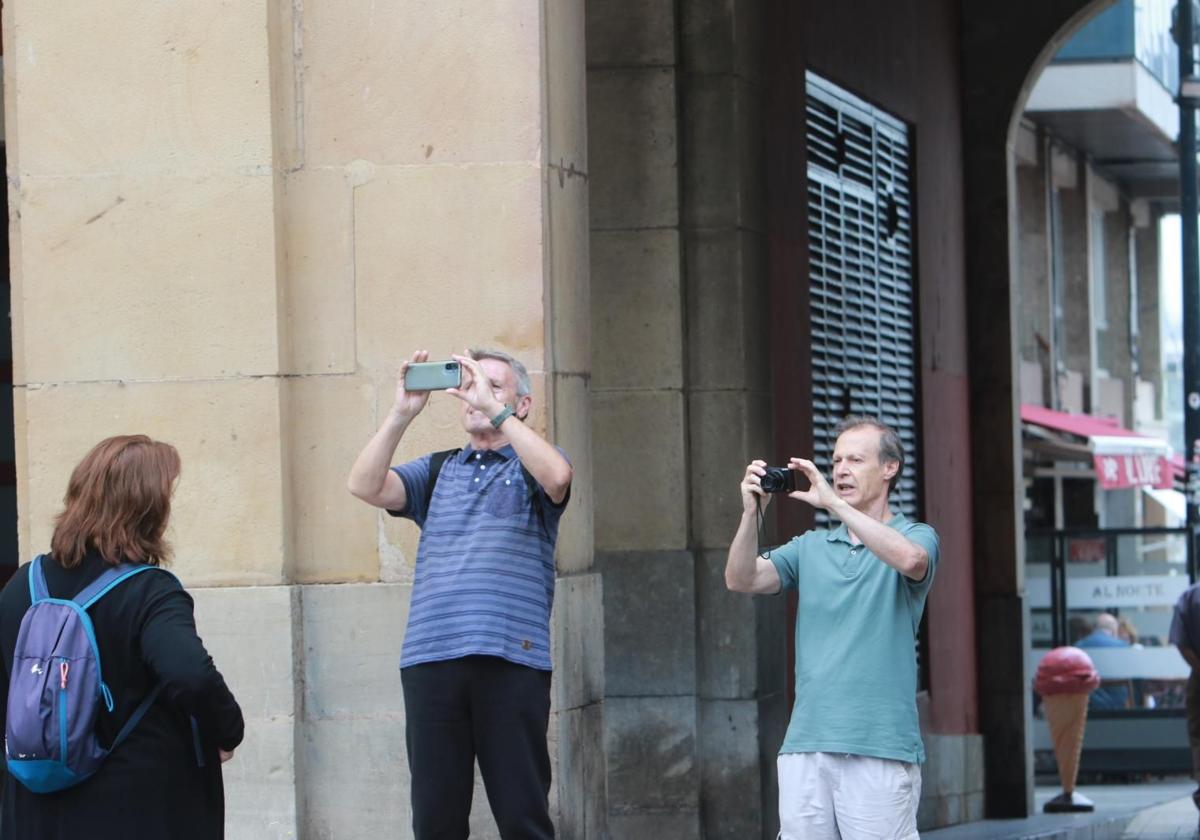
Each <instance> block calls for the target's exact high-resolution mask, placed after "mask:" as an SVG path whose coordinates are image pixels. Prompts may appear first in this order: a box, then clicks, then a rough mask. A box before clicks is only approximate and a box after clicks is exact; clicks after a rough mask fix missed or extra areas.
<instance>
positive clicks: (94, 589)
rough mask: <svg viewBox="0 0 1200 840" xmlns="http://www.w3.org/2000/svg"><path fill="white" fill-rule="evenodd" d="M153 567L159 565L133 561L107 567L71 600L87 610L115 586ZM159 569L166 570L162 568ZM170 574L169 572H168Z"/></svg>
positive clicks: (156, 567)
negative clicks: (136, 563)
mask: <svg viewBox="0 0 1200 840" xmlns="http://www.w3.org/2000/svg"><path fill="white" fill-rule="evenodd" d="M151 569H158V566H150V565H145V564H138V565H134V564H133V563H121V564H119V565H116V566H112V567H110V568H108V569H105V570H104V571H103V572H102V573H101V574H100V577H98V578H96V579H95V580H94V581H92V582H91V583H90V584H88V585H87V586H85V587H84V588H83V590H82V591H81V592H80V593H79V594H78V595H76V596H75V597H74V598H72V599H71V600H72V601H74V602H75V603H76V604H79V606H81V607H83V608H84V609H85V610H86V609H88V608H89V607H91V606H92V604H94V603H96V602H97V601H99V600H100V599H101V598H103V597H104V596H105V595H107V594H108V593H109V592H111V591H112V590H113V589H114V588H116V587H117V586H119V585H120V584H122V583H124V582H125V581H126V580H128V579H129V578H131V577H133V576H134V575H140V574H141V573H142V572H148V571H150V570H151ZM159 571H164V572H165V571H166V570H165V569H160V570H159ZM168 574H169V573H168Z"/></svg>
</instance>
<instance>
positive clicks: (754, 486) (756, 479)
mask: <svg viewBox="0 0 1200 840" xmlns="http://www.w3.org/2000/svg"><path fill="white" fill-rule="evenodd" d="M766 466H767V462H766V461H751V462H750V464H749V466H747V467H746V474H745V475H743V476H742V484H741V489H742V510H744V511H745V512H746V513H753V512H754V511H755V509H756V508H761V509H762V510H766V509H767V505H768V504H770V503H771V494H770V493H767V492H764V491H763V489H762V477H763V476H764V475H765V474H766ZM760 500H761V501H760Z"/></svg>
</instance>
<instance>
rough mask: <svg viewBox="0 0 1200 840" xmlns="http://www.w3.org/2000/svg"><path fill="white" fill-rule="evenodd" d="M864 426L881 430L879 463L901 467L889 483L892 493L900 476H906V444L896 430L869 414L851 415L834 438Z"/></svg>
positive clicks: (840, 424) (840, 425) (839, 424)
mask: <svg viewBox="0 0 1200 840" xmlns="http://www.w3.org/2000/svg"><path fill="white" fill-rule="evenodd" d="M863 426H870V427H871V428H873V429H878V430H879V463H881V464H899V465H900V468H899V469H897V470H896V474H895V475H894V476H892V480H891V481H889V482H888V491H889V492H891V491H892V490H895V489H896V485H897V484H898V483H899V482H900V476H901V475H903V474H904V444H903V443H902V442H901V440H900V435H898V434H896V430H895V429H893V428H892V427H891V426H889V425H888V424H887V423H884V422H883V421H882V420H880V419H879V418H878V417H872V416H871V415H869V414H851V415H850V416H849V417H847V418H846V419H845V420H843V421H842V422H841V423H838V427H837V430H836V432H835V434H834V437H835V438H840V437H841V436H842V434H843V433H845V432H848V431H850V430H851V429H859V428H862V427H863Z"/></svg>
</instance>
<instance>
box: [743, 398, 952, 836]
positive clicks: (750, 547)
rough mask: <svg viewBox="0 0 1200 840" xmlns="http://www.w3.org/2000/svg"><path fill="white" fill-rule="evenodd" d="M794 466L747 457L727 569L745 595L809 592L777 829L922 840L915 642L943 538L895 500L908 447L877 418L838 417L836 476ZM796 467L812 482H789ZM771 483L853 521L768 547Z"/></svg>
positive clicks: (803, 603)
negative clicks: (762, 521) (761, 532)
mask: <svg viewBox="0 0 1200 840" xmlns="http://www.w3.org/2000/svg"><path fill="white" fill-rule="evenodd" d="M788 466H789V468H790V470H791V471H793V472H791V473H789V472H788V471H787V470H779V468H773V467H767V465H766V464H765V463H764V462H763V461H754V462H753V463H751V464H750V465H749V466H748V467H746V473H745V475H744V477H743V478H742V483H741V494H742V520H741V524H740V525H739V526H738V530H737V534H736V536H734V538H733V543H732V544H731V545H730V547H729V560H728V563H727V565H726V567H725V583H726V586H728V587H729V589H731V590H733V591H735V592H747V593H752V594H761V595H767V594H774V593H777V592H780V591H782V590H784V589H798V590H799V604H798V607H797V611H796V702H795V706H794V707H793V709H792V718H791V722H790V723H789V725H788V730H787V735H786V737H785V738H784V742H783V746H782V747H781V748H780V754H779V759H778V770H779V822H780V829H781V833H780V836H781V838H783V840H823V838H839V837H840V838H845V840H856V838H896V840H909V838H916V837H917V836H918V835H917V825H916V816H917V803H918V800H919V799H920V797H921V770H920V766H919V765H920V762H922V761H924V759H925V751H924V747H923V745H922V743H921V732H920V727H919V725H918V722H917V707H916V695H917V663H916V638H917V630H918V628H919V626H920V623H921V614H922V612H923V611H924V608H925V596H926V595H927V594H928V592H929V587H930V584H931V583H932V582H933V575H934V571H935V569H936V567H937V559H938V537H937V534H936V533H935V532H934V530H933V529H932V528H930V527H929V526H928V525H924V524H922V523H919V522H910V521H909V520H908V519H906V518H905V517H904V516H903V515H902V514H899V513H893V511H892V509H891V507H890V506H889V504H888V495H889V493H890V491H891V489H892V488H893V487H895V484H896V482H897V480H898V479H899V477H900V473H901V471H902V470H903V468H904V450H903V447H902V445H901V442H900V438H899V436H897V434H896V433H895V431H893V430H892V429H891V428H889V427H888V426H887V425H885V424H884V423H882V422H880V421H879V420H877V419H875V418H872V417H849V418H847V419H846V420H845V421H844V422H843V423H842V424H841V426H839V428H838V438H837V443H836V444H835V447H834V451H833V476H832V478H833V483H832V484H830V483H829V482H828V481H826V480H825V477H824V476H823V475H822V474H821V473H820V471H819V470H818V469H817V468H816V467H815V466H814V465H813V463H812V462H811V461H807V460H804V459H802V458H792V459H791V461H790V462H789V465H788ZM797 473H798V474H800V476H802V477H803V478H804V479H807V480H808V482H809V483H810V486H809V487H808V488H807V489H805V490H794V489H793V487H788V486H787V485H788V484H791V483H792V481H790V480H789V479H794V478H795V477H797V476H796V474H797ZM801 483H803V482H801ZM788 491H791V492H788ZM772 492H774V493H779V492H786V493H787V495H788V496H789V497H790V498H792V499H796V500H799V501H802V502H805V503H807V504H809V505H812V506H813V507H815V508H819V509H821V510H825V511H828V512H829V514H830V515H832V516H833V517H835V518H837V519H839V520H841V522H842V524H841V525H840V526H839V527H837V528H836V529H833V530H828V531H826V530H813V531H808V532H806V533H804V534H802V535H801V536H798V537H795V538H793V539H792V540H791V541H790V542H788V543H786V544H784V545H782V546H779V547H778V548H775V549H773V550H771V551H769V552H766V553H764V554H762V555H760V554H759V553H758V549H757V517H758V516H759V514H760V512H761V510H762V509H764V508H765V507H766V505H767V503H768V502H769V501H770V494H771V493H772Z"/></svg>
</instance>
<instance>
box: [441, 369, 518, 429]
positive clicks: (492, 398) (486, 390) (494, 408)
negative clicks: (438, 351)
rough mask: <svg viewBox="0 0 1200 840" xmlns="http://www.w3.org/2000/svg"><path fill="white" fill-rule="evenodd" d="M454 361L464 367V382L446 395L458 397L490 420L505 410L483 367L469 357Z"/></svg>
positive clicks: (450, 389)
mask: <svg viewBox="0 0 1200 840" xmlns="http://www.w3.org/2000/svg"><path fill="white" fill-rule="evenodd" d="M454 359H455V361H457V362H458V363H459V364H460V365H462V371H463V381H462V385H460V386H459V387H457V388H447V389H446V393H447V394H453V395H454V396H456V397H458V398H459V399H460V400H462V401H463V402H465V403H466V404H467V405H469V406H471V408H473V409H475V410H476V411H478V412H479V413H481V414H483V415H484V416H486V417H487V418H488V419H489V420H490V419H491V418H493V417H495V416H496V415H497V414H499V413H500V412H501V411H502V410H503V409H504V403H502V402H500V400H498V399H497V398H496V394H495V392H494V391H493V390H492V382H491V380H490V379H488V375H487V374H486V373H485V372H484V370H483V366H482V365H480V364H479V362H477V361H476V360H475V359H472V358H471V357H470V356H468V355H462V356H458V355H456V356H454Z"/></svg>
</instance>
